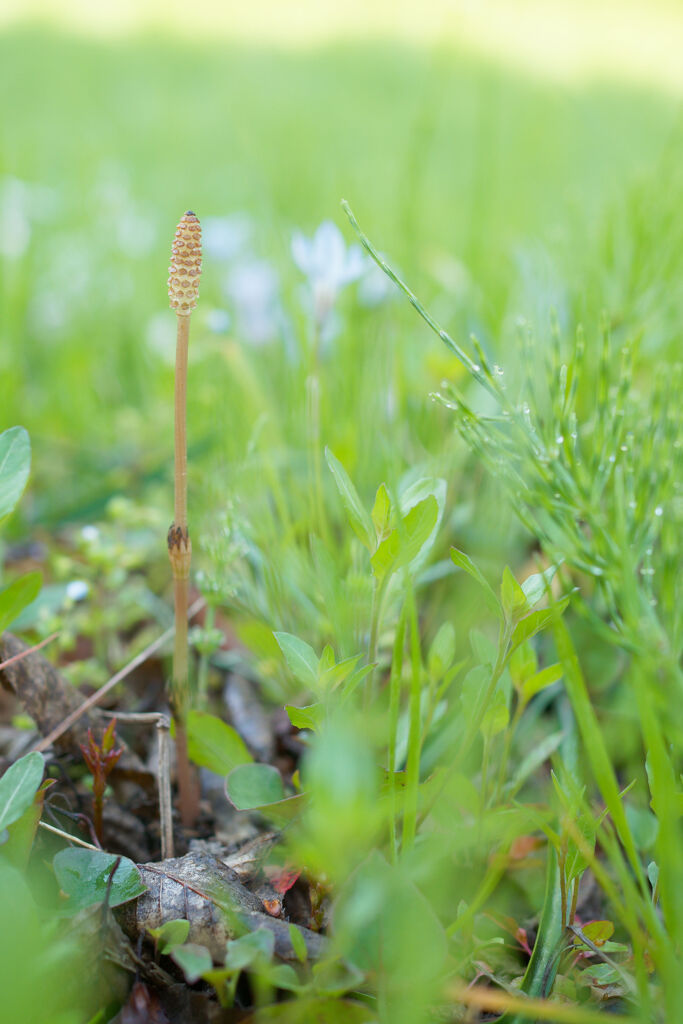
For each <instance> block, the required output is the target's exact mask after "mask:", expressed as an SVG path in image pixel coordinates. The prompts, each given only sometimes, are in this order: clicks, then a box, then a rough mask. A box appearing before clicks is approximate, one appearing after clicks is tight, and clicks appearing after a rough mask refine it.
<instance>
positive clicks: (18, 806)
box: [0, 750, 44, 833]
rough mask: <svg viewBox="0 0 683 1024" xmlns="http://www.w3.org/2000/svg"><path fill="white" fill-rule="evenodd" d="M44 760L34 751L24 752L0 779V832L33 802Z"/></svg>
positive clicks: (16, 819) (41, 774) (41, 776)
mask: <svg viewBox="0 0 683 1024" xmlns="http://www.w3.org/2000/svg"><path fill="white" fill-rule="evenodd" d="M43 769H44V762H43V758H42V756H41V755H40V754H39V753H38V752H37V751H36V750H33V751H31V753H30V754H25V755H24V756H23V757H22V758H20V759H19V760H18V761H15V762H14V764H13V765H10V767H9V768H8V769H7V771H6V772H5V774H4V775H3V777H2V778H1V779H0V833H2V832H3V831H4V830H5V829H6V828H7V826H8V825H11V824H12V823H13V822H15V821H18V819H19V818H20V817H21V816H22V814H23V813H24V811H26V810H28V808H29V807H30V806H31V804H32V803H33V798H34V797H35V795H36V793H37V792H38V787H39V786H40V783H41V781H42V778H43Z"/></svg>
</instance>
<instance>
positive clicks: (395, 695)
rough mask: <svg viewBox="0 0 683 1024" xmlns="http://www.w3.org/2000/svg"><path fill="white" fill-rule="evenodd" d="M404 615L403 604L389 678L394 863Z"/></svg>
mask: <svg viewBox="0 0 683 1024" xmlns="http://www.w3.org/2000/svg"><path fill="white" fill-rule="evenodd" d="M405 632H406V616H405V606H404V608H403V609H402V610H401V617H400V619H399V623H398V627H397V629H396V636H395V637H394V651H393V657H392V659H391V676H390V679H389V752H388V769H389V780H390V781H389V785H390V794H391V798H390V799H391V818H390V824H389V832H390V841H391V859H392V861H393V862H394V863H396V861H397V860H398V839H397V834H396V784H395V783H396V779H395V774H394V773H395V772H396V731H397V729H398V716H399V710H400V703H401V680H402V678H403V645H404V643H405Z"/></svg>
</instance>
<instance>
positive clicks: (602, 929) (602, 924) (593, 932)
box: [576, 921, 614, 946]
mask: <svg viewBox="0 0 683 1024" xmlns="http://www.w3.org/2000/svg"><path fill="white" fill-rule="evenodd" d="M581 932H582V934H583V935H585V936H586V938H587V939H590V940H591V942H592V943H594V944H595V945H596V946H603V945H604V944H605V943H606V942H607V940H608V939H611V938H612V936H613V935H614V925H613V924H612V922H611V921H588V922H587V923H586V924H584V925H582V927H581ZM576 940H578V941H580V940H579V937H578V935H577V936H576Z"/></svg>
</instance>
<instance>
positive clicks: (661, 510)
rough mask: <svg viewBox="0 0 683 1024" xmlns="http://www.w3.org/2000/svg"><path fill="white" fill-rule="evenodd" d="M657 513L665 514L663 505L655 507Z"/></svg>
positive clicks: (658, 514) (657, 514) (659, 514)
mask: <svg viewBox="0 0 683 1024" xmlns="http://www.w3.org/2000/svg"><path fill="white" fill-rule="evenodd" d="M655 515H656V516H663V515H664V509H663V508H662V506H661V505H657V508H656V509H655Z"/></svg>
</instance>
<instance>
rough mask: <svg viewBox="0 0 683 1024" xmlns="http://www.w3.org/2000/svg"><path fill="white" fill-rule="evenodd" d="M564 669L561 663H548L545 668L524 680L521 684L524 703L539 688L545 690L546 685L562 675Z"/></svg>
mask: <svg viewBox="0 0 683 1024" xmlns="http://www.w3.org/2000/svg"><path fill="white" fill-rule="evenodd" d="M563 673H564V670H563V668H562V666H561V665H559V664H555V665H548V666H547V668H544V669H542V670H541V671H540V672H536V674H535V675H533V676H531V677H530V678H529V679H526V680H525V681H524V684H523V686H522V700H523V701H524V702H525V703H526V702H527V701H530V700H531V698H532V697H535V696H536V694H537V693H540V692H541V690H545V689H546V687H548V686H552V684H553V683H556V682H557V681H558V679H561V678H562V676H563Z"/></svg>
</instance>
